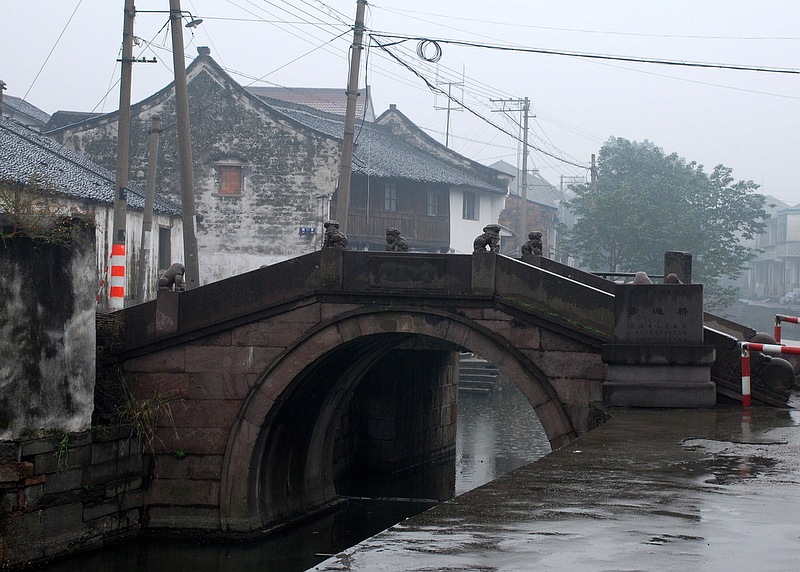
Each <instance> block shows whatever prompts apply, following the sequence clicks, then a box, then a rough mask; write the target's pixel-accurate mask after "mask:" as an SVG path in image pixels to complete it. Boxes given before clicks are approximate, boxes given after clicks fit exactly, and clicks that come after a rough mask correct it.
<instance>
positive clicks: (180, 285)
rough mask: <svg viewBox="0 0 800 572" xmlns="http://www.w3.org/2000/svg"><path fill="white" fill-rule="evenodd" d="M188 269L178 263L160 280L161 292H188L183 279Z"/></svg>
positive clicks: (168, 269)
mask: <svg viewBox="0 0 800 572" xmlns="http://www.w3.org/2000/svg"><path fill="white" fill-rule="evenodd" d="M184 274H186V268H184V266H183V264H181V263H180V262H176V263H175V264H173V265H172V266H170V267H169V268H167V271H166V272H164V274H162V275H161V277H160V278H159V279H158V289H159V290H175V291H176V292H183V291H184V290H186V281H185V280H184V279H183V276H184Z"/></svg>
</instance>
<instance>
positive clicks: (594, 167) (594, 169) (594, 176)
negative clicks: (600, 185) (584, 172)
mask: <svg viewBox="0 0 800 572" xmlns="http://www.w3.org/2000/svg"><path fill="white" fill-rule="evenodd" d="M591 180H592V190H593V191H596V190H597V163H595V160H594V153H592V179H591Z"/></svg>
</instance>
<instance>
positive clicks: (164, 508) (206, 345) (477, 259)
mask: <svg viewBox="0 0 800 572" xmlns="http://www.w3.org/2000/svg"><path fill="white" fill-rule="evenodd" d="M613 302H614V296H613V284H611V283H610V282H607V281H605V280H603V279H600V278H598V277H596V276H593V275H590V274H585V273H582V272H579V271H577V270H575V269H572V268H568V267H565V266H561V265H558V264H556V263H554V262H552V261H549V260H546V259H541V260H537V261H536V264H528V263H525V262H522V261H520V260H516V259H512V258H508V257H505V256H502V255H497V254H495V253H489V252H487V253H483V254H482V253H477V254H475V255H456V254H448V255H432V254H414V253H375V252H357V251H343V250H338V249H323V250H322V251H320V252H316V253H312V254H309V255H306V256H303V257H299V258H296V259H292V260H288V261H286V262H283V263H280V264H276V265H274V266H269V267H265V268H262V269H259V270H255V271H253V272H250V273H247V274H244V275H240V276H236V277H233V278H230V279H227V280H224V281H221V282H216V283H213V284H210V285H207V286H204V287H201V288H197V289H194V290H191V291H187V292H181V293H177V292H159V297H158V299H157V300H155V301H152V302H149V303H145V304H141V305H138V306H133V307H130V308H128V309H126V310H124V311H122V312H121V313H120V314H121V316H122V320H123V324H124V330H123V334H122V338H123V339H122V341H121V343H120V346H119V349H118V351H117V353H116V356H115V357H116V359H117V360H118V363H119V364H120V366H121V368H122V370H123V371H124V374H125V376H126V378H127V379H128V380H129V381H130V383H131V386H132V388H133V390H134V393H135V395H136V396H137V397H138V398H140V399H147V398H150V397H153V396H155V395H171V396H174V397H176V399H175V400H174V401H173V402H172V406H171V419H161V420H160V425H159V426H158V427H157V437H158V440H157V445H156V455H155V468H154V474H153V477H154V478H153V480H152V483H151V484H150V486H149V488H148V489H147V490H146V492H145V498H144V502H145V504H146V506H147V511H148V517H149V524H150V526H151V527H157V528H168V529H170V528H171V529H184V530H185V529H196V530H203V531H210V532H216V533H222V534H226V533H237V534H239V533H241V534H248V533H256V532H258V531H264V530H268V529H271V528H274V527H278V526H281V525H284V524H286V523H289V522H292V521H293V520H294V519H297V518H303V517H306V516H308V515H309V514H311V513H313V512H315V511H319V510H324V509H326V508H328V507H330V506H331V505H333V504H335V503H336V502H337V501H338V499H339V498H340V496H339V491H337V486H338V482H339V479H340V478H342V477H343V475H346V474H347V473H348V472H349V471H353V470H370V471H383V472H388V473H397V472H400V471H404V470H407V469H410V468H412V467H418V466H422V465H425V464H426V463H432V462H435V461H436V460H437V459H441V458H444V457H446V456H447V455H453V454H454V449H455V420H456V410H457V399H456V395H457V370H458V365H457V364H458V352H459V350H462V349H465V350H468V351H472V352H475V353H477V354H479V355H481V356H482V357H484V358H486V359H487V360H489V361H491V362H492V363H493V364H494V365H495V366H497V367H498V368H499V370H500V371H501V372H502V373H504V374H505V375H506V376H507V377H508V378H509V379H510V380H511V381H512V382H513V383H514V384H515V385H516V386H517V387H519V389H520V390H521V392H522V393H523V394H524V395H525V397H526V398H527V399H528V401H529V402H530V404H531V406H532V407H533V408H534V410H535V411H536V414H537V416H538V417H539V419H540V421H541V423H542V425H543V427H544V429H545V432H546V434H547V437H548V439H549V440H550V443H551V445H552V447H553V448H557V447H560V446H562V445H564V444H566V443H568V442H569V441H570V440H572V439H574V438H575V437H576V436H578V435H580V434H581V433H583V432H585V431H587V430H589V429H590V428H592V427H593V426H594V425H595V424H596V423H597V418H596V417H597V415H596V414H597V413H599V412H600V410H599V409H597V408H596V407H595V404H599V402H601V400H602V391H601V389H602V384H603V381H604V379H605V376H606V371H607V366H606V365H605V364H604V363H603V361H602V360H601V347H602V345H603V344H605V343H607V342H610V341H611V340H612V338H613V329H614V307H613ZM176 453H177V454H176Z"/></svg>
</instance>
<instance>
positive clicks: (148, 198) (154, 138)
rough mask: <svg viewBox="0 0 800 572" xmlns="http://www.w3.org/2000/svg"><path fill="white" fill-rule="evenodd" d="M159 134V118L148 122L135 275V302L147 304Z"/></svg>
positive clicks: (151, 259) (156, 117)
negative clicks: (140, 223) (142, 200)
mask: <svg viewBox="0 0 800 572" xmlns="http://www.w3.org/2000/svg"><path fill="white" fill-rule="evenodd" d="M160 133H161V118H160V117H158V116H157V115H156V116H154V117H153V118H152V119H151V120H150V141H149V143H150V145H149V148H148V155H147V186H146V187H145V197H144V214H143V215H142V242H141V246H140V248H139V272H138V273H137V275H136V276H137V278H138V280H137V284H136V301H137V302H147V291H148V288H147V280H146V278H147V270H148V269H149V268H150V267H151V266H152V262H153V257H152V254H153V203H154V202H155V193H156V167H157V166H158V136H159V134H160Z"/></svg>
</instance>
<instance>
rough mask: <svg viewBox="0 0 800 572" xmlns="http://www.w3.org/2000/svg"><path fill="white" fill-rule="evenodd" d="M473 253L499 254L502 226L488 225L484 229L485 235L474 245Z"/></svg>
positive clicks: (478, 238) (477, 239)
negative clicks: (487, 252)
mask: <svg viewBox="0 0 800 572" xmlns="http://www.w3.org/2000/svg"><path fill="white" fill-rule="evenodd" d="M472 247H473V248H474V250H473V252H485V251H486V250H488V251H489V252H498V251H499V250H500V225H499V224H487V225H486V226H485V227H483V234H481V235H480V236H478V237H477V238H476V239H475V241H474V242H473V243H472Z"/></svg>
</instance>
